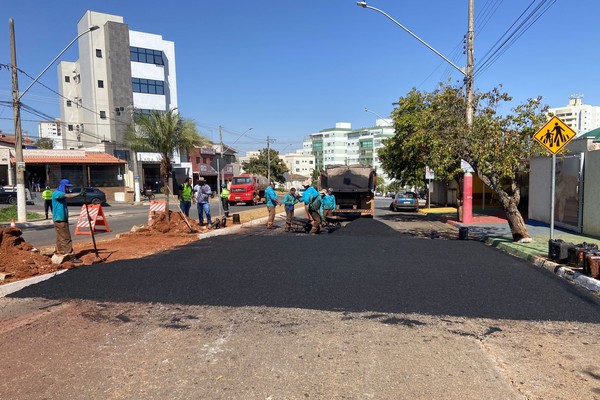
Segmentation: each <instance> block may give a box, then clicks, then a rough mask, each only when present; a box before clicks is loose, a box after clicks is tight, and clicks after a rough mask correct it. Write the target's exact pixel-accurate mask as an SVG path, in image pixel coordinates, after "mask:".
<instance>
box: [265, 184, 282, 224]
mask: <svg viewBox="0 0 600 400" xmlns="http://www.w3.org/2000/svg"><path fill="white" fill-rule="evenodd" d="M265 200H266V202H267V210H268V211H269V218H267V229H273V228H274V226H273V221H275V207H276V206H277V205H278V204H279V199H277V193H275V182H273V181H271V182H270V184H269V187H268V188H267V189H266V190H265Z"/></svg>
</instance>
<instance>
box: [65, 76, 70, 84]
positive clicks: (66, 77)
mask: <svg viewBox="0 0 600 400" xmlns="http://www.w3.org/2000/svg"><path fill="white" fill-rule="evenodd" d="M65 82H66V83H69V82H71V78H70V77H68V76H66V75H65Z"/></svg>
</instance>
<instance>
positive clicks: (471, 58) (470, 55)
mask: <svg viewBox="0 0 600 400" xmlns="http://www.w3.org/2000/svg"><path fill="white" fill-rule="evenodd" d="M474 41H475V0H469V31H468V32H467V71H466V74H465V84H466V95H467V105H466V106H467V107H466V108H467V112H466V116H467V128H468V129H469V134H471V131H472V129H473V85H474V83H475V82H474V80H473V70H474V63H475V49H474V47H475V45H474Z"/></svg>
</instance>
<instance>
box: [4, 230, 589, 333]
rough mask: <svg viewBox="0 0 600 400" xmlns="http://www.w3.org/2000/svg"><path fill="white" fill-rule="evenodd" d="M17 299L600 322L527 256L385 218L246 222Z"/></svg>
mask: <svg viewBox="0 0 600 400" xmlns="http://www.w3.org/2000/svg"><path fill="white" fill-rule="evenodd" d="M12 297H45V298H50V299H90V300H95V301H99V302H102V301H116V302H151V303H170V304H185V305H215V306H231V307H241V306H267V307H291V308H306V309H316V310H330V311H348V312H353V311H361V312H362V311H368V312H378V313H424V314H430V315H450V316H460V317H483V318H501V319H518V320H554V321H580V322H591V323H599V322H600V301H599V299H598V298H596V297H594V296H592V295H591V294H589V293H587V292H585V291H584V290H583V289H580V288H578V287H576V286H574V285H572V284H570V283H568V282H566V281H563V280H561V279H559V278H557V277H556V276H554V275H553V274H551V273H549V272H547V271H545V270H542V269H539V268H536V267H534V266H532V265H531V264H529V263H527V262H525V261H523V260H520V259H517V258H514V257H512V256H510V255H507V254H505V253H503V252H501V251H499V250H497V249H494V248H490V247H487V246H486V245H485V244H483V243H481V242H477V241H470V240H467V241H461V240H443V239H434V240H430V239H419V238H416V237H413V236H410V235H404V234H400V233H398V232H396V231H394V230H393V229H391V228H390V227H388V226H387V225H385V224H383V223H381V222H378V221H377V220H373V219H360V220H357V221H354V222H352V223H350V224H348V225H347V226H346V227H344V228H342V229H340V230H338V231H335V232H333V233H331V234H326V233H324V234H321V235H317V236H308V235H305V234H289V233H284V232H282V231H281V229H279V230H278V231H277V234H273V233H272V232H267V231H266V230H265V228H264V227H256V228H251V229H243V230H242V231H240V233H239V234H235V235H226V236H219V237H214V238H210V239H204V240H200V241H198V242H195V243H193V244H190V245H187V246H184V247H180V248H178V249H175V250H172V251H169V252H165V253H161V254H157V255H153V256H149V257H146V258H141V259H137V260H125V261H117V262H112V263H107V264H98V265H94V266H83V267H80V268H77V269H75V270H72V271H68V272H67V273H64V274H61V275H59V276H56V277H54V278H53V279H50V280H47V281H44V282H41V283H38V284H36V285H32V286H29V287H27V288H25V289H23V290H21V291H19V292H17V293H14V294H13V295H12Z"/></svg>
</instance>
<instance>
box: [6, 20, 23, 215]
mask: <svg viewBox="0 0 600 400" xmlns="http://www.w3.org/2000/svg"><path fill="white" fill-rule="evenodd" d="M8 25H9V30H10V60H11V69H12V97H13V114H14V120H15V121H14V123H15V124H14V127H15V160H16V163H17V165H16V167H17V168H16V171H15V172H16V175H17V220H18V222H27V211H26V209H25V206H26V201H27V199H26V198H25V163H24V162H23V134H22V132H21V102H20V99H19V76H18V74H17V45H16V43H15V22H14V20H13V19H12V18H11V19H10V20H9V21H8Z"/></svg>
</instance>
